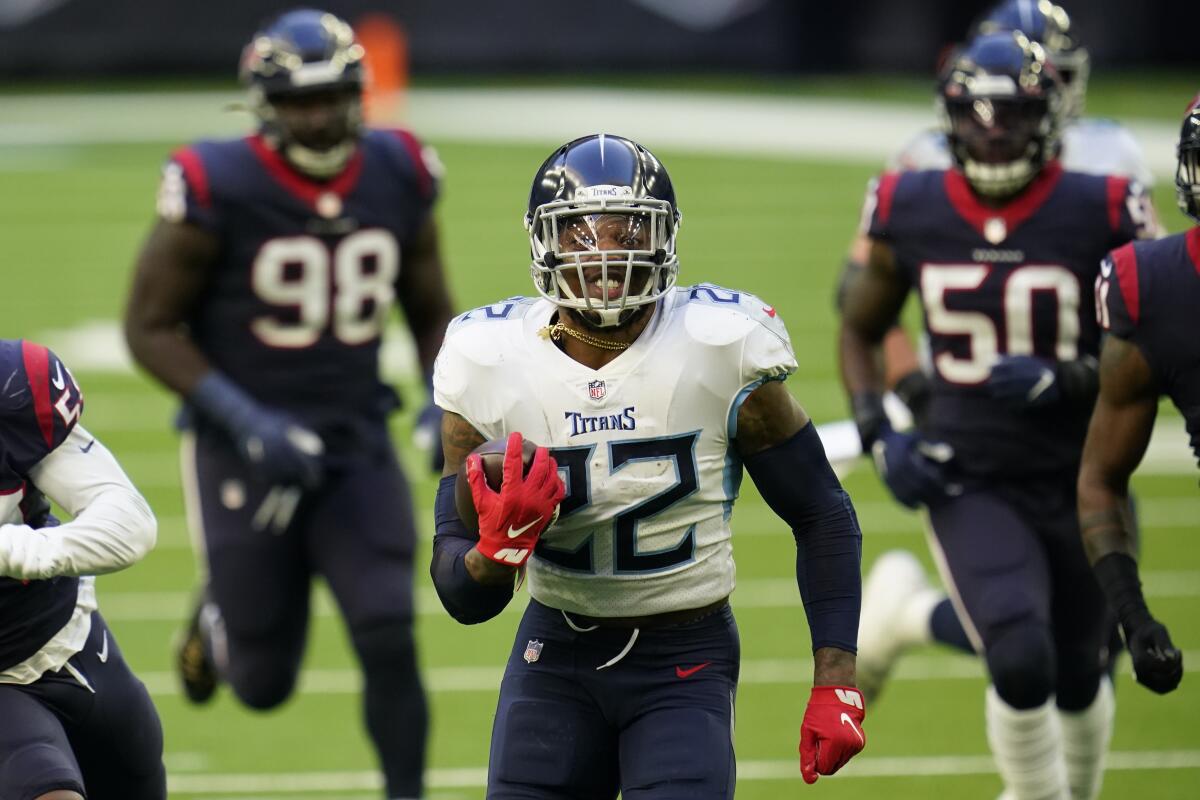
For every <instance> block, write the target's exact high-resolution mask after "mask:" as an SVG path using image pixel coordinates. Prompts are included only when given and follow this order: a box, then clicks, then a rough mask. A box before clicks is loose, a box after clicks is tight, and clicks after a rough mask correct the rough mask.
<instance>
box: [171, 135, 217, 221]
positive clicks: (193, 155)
mask: <svg viewBox="0 0 1200 800" xmlns="http://www.w3.org/2000/svg"><path fill="white" fill-rule="evenodd" d="M171 160H173V161H174V162H175V163H177V164H179V166H181V167H183V177H184V180H186V181H187V184H188V186H190V187H192V194H194V195H196V202H198V203H199V204H200V205H202V206H204V207H205V208H208V207H209V206H210V205H211V204H212V194H211V192H209V189H208V174H207V173H205V171H204V161H203V160H201V158H200V154H199V153H197V152H196V151H195V150H193V149H192V148H190V147H181V148H179V149H178V150H176V151H175V152H174V153H172V154H171Z"/></svg>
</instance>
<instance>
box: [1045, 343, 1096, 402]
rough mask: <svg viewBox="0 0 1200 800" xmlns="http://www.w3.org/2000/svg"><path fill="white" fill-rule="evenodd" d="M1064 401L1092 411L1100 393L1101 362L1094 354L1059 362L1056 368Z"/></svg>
mask: <svg viewBox="0 0 1200 800" xmlns="http://www.w3.org/2000/svg"><path fill="white" fill-rule="evenodd" d="M1056 372H1057V375H1056V377H1057V378H1058V385H1059V390H1060V391H1061V392H1062V399H1063V401H1064V402H1066V403H1068V404H1070V405H1072V406H1074V407H1076V408H1080V409H1085V410H1087V411H1091V409H1092V406H1094V405H1096V395H1098V394H1099V393H1100V364H1099V362H1097V361H1096V359H1095V358H1094V357H1092V356H1084V357H1083V358H1077V359H1075V360H1074V361H1062V362H1059V364H1058V367H1057V368H1056Z"/></svg>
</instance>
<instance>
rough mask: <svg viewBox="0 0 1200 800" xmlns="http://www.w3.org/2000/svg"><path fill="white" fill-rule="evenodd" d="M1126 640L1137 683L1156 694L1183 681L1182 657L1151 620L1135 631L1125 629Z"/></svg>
mask: <svg viewBox="0 0 1200 800" xmlns="http://www.w3.org/2000/svg"><path fill="white" fill-rule="evenodd" d="M1125 640H1126V644H1127V646H1128V647H1129V655H1130V656H1131V657H1132V659H1133V674H1134V677H1136V678H1137V682H1138V683H1140V684H1141V685H1142V686H1145V687H1146V688H1147V689H1149V690H1150V691H1152V692H1157V693H1158V694H1166V693H1167V692H1170V691H1174V689H1175V687H1176V686H1178V685H1179V681H1180V680H1182V678H1183V653H1181V652H1179V649H1178V648H1176V647H1175V645H1174V643H1173V642H1172V641H1171V635H1170V634H1169V633H1168V632H1167V628H1166V626H1164V625H1163V624H1162V623H1161V622H1159V621H1158V620H1156V619H1154V618H1153V617H1151V618H1149V619H1148V620H1147V621H1146V622H1144V623H1143V624H1141V625H1139V626H1138V627H1137V628H1136V629H1135V630H1132V631H1130V630H1128V629H1126V630H1125Z"/></svg>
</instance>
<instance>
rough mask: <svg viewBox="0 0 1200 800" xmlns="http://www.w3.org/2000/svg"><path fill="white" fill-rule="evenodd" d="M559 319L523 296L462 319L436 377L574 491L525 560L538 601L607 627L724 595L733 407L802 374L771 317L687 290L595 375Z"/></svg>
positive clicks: (442, 391) (457, 409)
mask: <svg viewBox="0 0 1200 800" xmlns="http://www.w3.org/2000/svg"><path fill="white" fill-rule="evenodd" d="M555 310H556V307H555V306H554V305H553V304H552V303H550V302H548V301H546V300H529V299H522V298H514V299H510V300H508V301H505V302H503V303H499V304H496V305H494V306H488V307H485V308H482V309H476V310H474V311H470V312H468V313H466V314H463V315H461V316H460V317H459V318H458V319H457V320H455V321H454V322H453V323H452V324H451V325H450V328H449V330H448V331H447V334H446V339H445V343H444V345H443V347H442V351H441V353H440V355H439V356H438V361H437V365H436V368H435V371H434V391H435V397H436V400H437V402H438V405H440V406H441V407H442V408H444V409H446V410H448V411H452V412H454V413H456V414H459V415H460V416H462V417H463V418H464V419H466V420H467V421H468V422H470V423H471V424H472V425H474V426H475V428H476V429H477V430H478V431H479V432H480V433H482V434H483V435H484V436H487V437H488V438H489V439H493V438H503V437H505V436H507V435H508V434H509V433H510V432H512V431H520V432H521V433H522V434H523V435H525V436H526V437H528V438H529V439H530V440H531V441H533V442H535V443H537V444H540V445H546V446H548V447H550V448H551V452H552V453H553V454H554V458H555V460H556V461H557V462H558V465H559V469H560V472H561V475H562V478H563V482H564V483H565V484H566V487H567V496H566V498H565V499H564V500H563V502H562V505H561V506H560V513H559V517H558V520H557V522H555V524H554V525H553V526H552V527H551V528H549V529H548V530H547V531H546V533H544V534H543V535H542V538H541V541H540V542H539V544H538V549H537V551H536V553H535V556H534V558H532V559H531V560H530V561H529V585H530V593H531V594H532V596H533V597H534V598H536V599H537V600H538V601H539V602H542V603H545V604H546V605H548V606H551V607H553V608H561V609H565V610H567V611H573V612H576V613H581V614H589V615H593V616H604V617H626V616H642V615H646V614H657V613H662V612H667V611H676V610H680V609H685V608H698V607H700V606H703V605H706V604H708V603H712V602H715V601H717V600H719V599H721V598H724V597H726V596H727V595H728V594H729V593H730V592H731V591H732V590H733V579H734V569H733V556H732V547H731V543H730V525H729V523H730V516H731V512H732V504H733V501H734V499H735V498H736V497H737V493H738V486H739V484H740V482H741V475H742V468H741V462H740V460H739V459H738V457H737V454H736V450H735V449H734V437H735V436H736V434H737V412H738V409H739V408H740V407H741V403H742V401H743V400H745V398H746V397H747V396H748V395H749V393H750V392H751V391H753V389H754V388H756V387H758V386H759V385H761V384H762V383H763V382H764V381H768V380H782V379H784V378H786V377H787V376H788V375H789V374H791V373H792V372H793V371H794V370H795V369H796V361H795V357H794V356H793V354H792V348H791V342H790V340H789V339H788V336H787V331H786V330H785V328H784V326H783V323H782V322H781V321H780V320H779V318H778V316H777V315H776V313H775V309H773V308H771V307H770V306H768V305H767V304H765V303H763V302H762V301H760V300H759V299H758V298H756V297H754V296H753V295H749V294H746V293H744V292H737V291H731V290H728V289H722V288H720V287H716V286H709V285H700V286H694V287H688V288H677V289H675V290H674V291H672V292H670V293H669V294H667V295H666V296H664V297H663V298H662V299H661V300H660V301H659V303H658V306H657V308H656V309H655V312H654V316H653V318H652V319H651V321H650V322H649V324H648V325H647V327H646V329H645V331H643V332H642V334H641V335H640V336H639V337H638V339H637V341H636V342H634V344H633V345H632V346H631V347H630V348H629V349H628V350H626V351H624V352H623V353H621V354H620V355H619V356H617V358H616V359H614V360H613V361H612V362H610V363H608V364H606V365H605V366H604V367H602V368H601V369H599V370H592V369H589V368H588V367H585V366H584V365H583V364H580V363H579V362H577V361H574V360H572V359H571V358H570V357H568V356H567V355H566V354H565V353H563V352H562V351H561V350H559V349H558V347H557V346H555V345H554V343H553V342H551V341H550V339H549V338H548V337H547V336H545V335H543V334H542V333H541V331H542V330H543V329H544V328H545V327H546V326H547V325H548V324H549V322H550V319H551V317H552V315H553V314H554V312H555Z"/></svg>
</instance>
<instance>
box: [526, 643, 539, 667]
mask: <svg viewBox="0 0 1200 800" xmlns="http://www.w3.org/2000/svg"><path fill="white" fill-rule="evenodd" d="M541 657H542V643H541V642H539V641H538V640H537V639H530V640H529V644H527V645H525V663H526V664H532V663H533V662H535V661H537V660H538V659H539V658H541Z"/></svg>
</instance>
